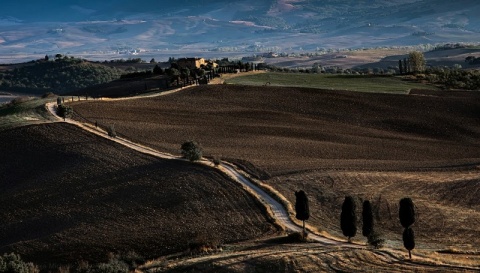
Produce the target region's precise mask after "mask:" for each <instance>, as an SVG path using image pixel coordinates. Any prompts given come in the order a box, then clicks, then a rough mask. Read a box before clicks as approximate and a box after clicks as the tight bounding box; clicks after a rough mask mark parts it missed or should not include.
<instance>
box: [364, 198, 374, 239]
mask: <svg viewBox="0 0 480 273" xmlns="http://www.w3.org/2000/svg"><path fill="white" fill-rule="evenodd" d="M362 221H363V225H362V235H363V236H365V237H367V238H368V236H370V234H372V232H373V212H372V204H371V203H370V201H368V200H365V201H363V209H362Z"/></svg>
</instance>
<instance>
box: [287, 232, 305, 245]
mask: <svg viewBox="0 0 480 273" xmlns="http://www.w3.org/2000/svg"><path fill="white" fill-rule="evenodd" d="M305 242H307V238H306V237H305V236H304V235H303V234H302V233H301V232H293V233H289V234H288V236H287V243H292V244H293V243H305Z"/></svg>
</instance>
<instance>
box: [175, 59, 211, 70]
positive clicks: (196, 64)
mask: <svg viewBox="0 0 480 273" xmlns="http://www.w3.org/2000/svg"><path fill="white" fill-rule="evenodd" d="M177 65H178V67H180V68H188V69H195V68H202V67H204V66H207V65H211V66H213V67H217V66H218V65H217V64H216V63H214V62H210V61H206V60H205V59H204V58H181V59H178V60H177Z"/></svg>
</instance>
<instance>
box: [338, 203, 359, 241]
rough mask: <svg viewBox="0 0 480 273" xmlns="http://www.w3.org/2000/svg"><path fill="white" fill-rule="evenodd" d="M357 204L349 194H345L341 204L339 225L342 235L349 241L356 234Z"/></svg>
mask: <svg viewBox="0 0 480 273" xmlns="http://www.w3.org/2000/svg"><path fill="white" fill-rule="evenodd" d="M356 208H357V205H356V204H355V200H354V199H353V197H351V196H346V197H345V200H344V201H343V205H342V213H341V215H340V227H341V228H342V232H343V235H345V236H346V237H348V241H349V242H351V238H352V237H354V236H355V235H356V234H357V215H356V212H355V210H356Z"/></svg>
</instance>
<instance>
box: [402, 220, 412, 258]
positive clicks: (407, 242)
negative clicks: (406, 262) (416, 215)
mask: <svg viewBox="0 0 480 273" xmlns="http://www.w3.org/2000/svg"><path fill="white" fill-rule="evenodd" d="M402 237H403V246H404V247H405V248H406V249H407V250H408V257H409V258H410V260H411V259H412V250H413V249H414V248H415V233H414V232H413V229H412V228H406V229H405V230H404V231H403V236H402Z"/></svg>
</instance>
